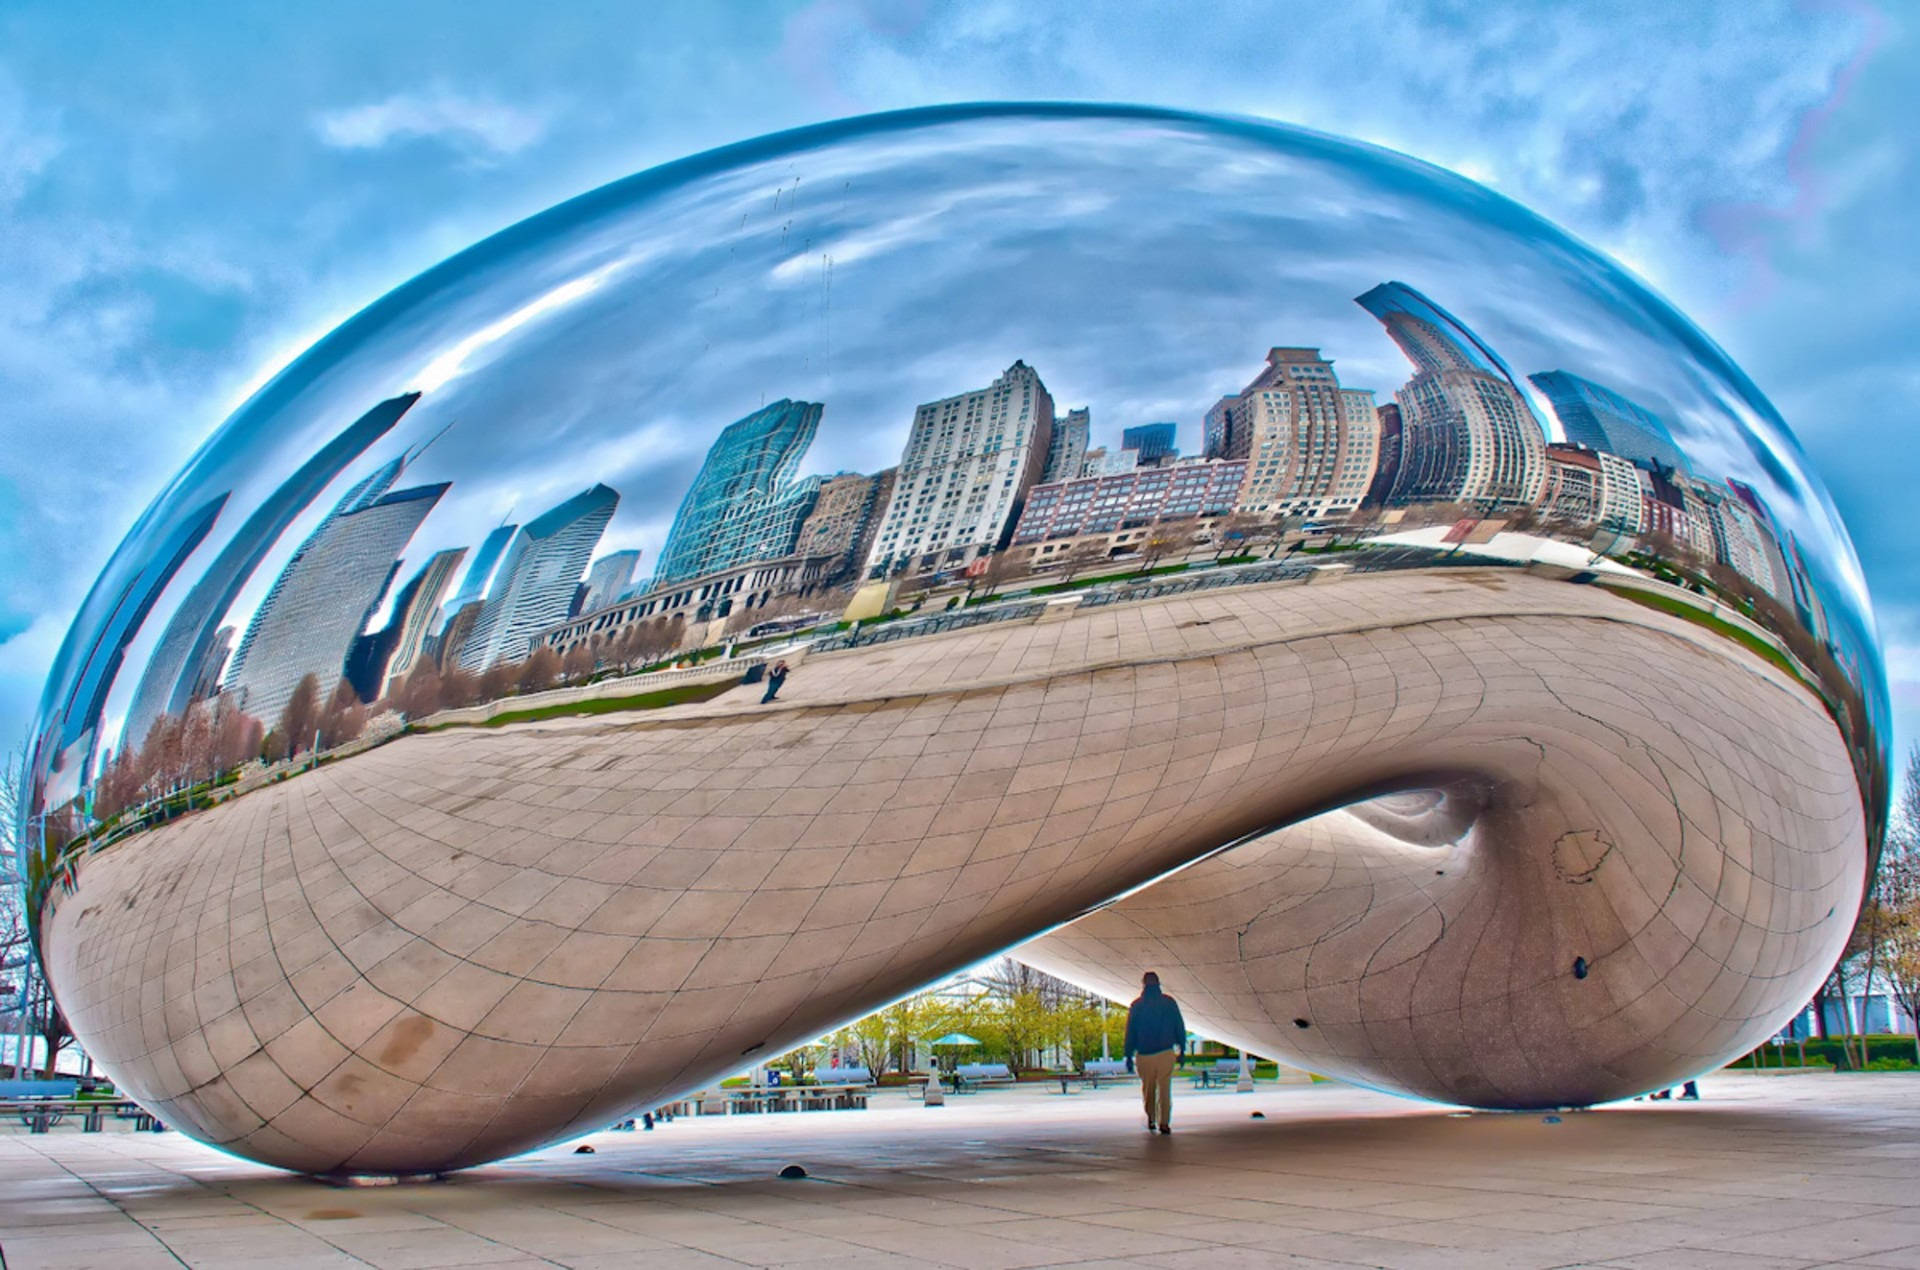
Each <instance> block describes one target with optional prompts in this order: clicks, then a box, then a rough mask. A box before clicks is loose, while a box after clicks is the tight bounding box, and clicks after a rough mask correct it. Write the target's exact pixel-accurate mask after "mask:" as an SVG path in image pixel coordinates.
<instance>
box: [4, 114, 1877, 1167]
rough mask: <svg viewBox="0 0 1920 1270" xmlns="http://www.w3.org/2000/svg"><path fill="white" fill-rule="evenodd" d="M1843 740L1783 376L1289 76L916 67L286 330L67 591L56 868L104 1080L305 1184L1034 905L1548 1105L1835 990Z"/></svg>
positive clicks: (1129, 957) (1080, 940)
mask: <svg viewBox="0 0 1920 1270" xmlns="http://www.w3.org/2000/svg"><path fill="white" fill-rule="evenodd" d="M1885 717H1886V704H1885V699H1884V685H1883V675H1882V670H1881V667H1880V663H1879V656H1878V652H1877V648H1876V644H1875V636H1874V630H1873V620H1872V616H1871V613H1870V610H1869V606H1868V601H1867V596H1866V594H1865V590H1864V586H1863V583H1862V580H1861V575H1860V570H1859V567H1858V564H1857V562H1856V561H1855V558H1854V556H1853V553H1852V549H1851V547H1850V546H1849V544H1848V542H1847V538H1846V534H1845V531H1844V530H1843V528H1842V526H1841V525H1840V523H1839V520H1838V518H1837V517H1836V515H1835V513H1834V510H1833V507H1832V505H1831V503H1830V501H1829V500H1828V498H1827V495H1826V494H1825V492H1824V491H1823V490H1822V489H1821V488H1820V485H1819V483H1818V482H1817V480H1816V479H1815V478H1814V477H1813V476H1812V475H1811V474H1810V472H1809V471H1808V467H1807V464H1806V461H1805V459H1804V457H1803V456H1802V455H1801V453H1800V451H1799V449H1798V447H1797V446H1796V445H1795V443H1794V441H1793V440H1792V438H1791V437H1790V436H1789V435H1788V433H1787V430H1786V428H1785V426H1784V425H1783V424H1782V422H1781V420H1780V419H1779V417H1778V416H1777V415H1776V413H1775V412H1774V411H1773V409H1772V408H1771V407H1770V406H1769V405H1768V404H1767V402H1766V401H1765V400H1764V399H1763V398H1762V397H1761V395H1760V394H1759V392H1758V391H1757V390H1756V389H1755V388H1754V386H1753V385H1752V384H1751V383H1750V382H1748V380H1747V379H1746V377H1745V376H1744V375H1742V374H1741V372H1740V371H1739V370H1738V369H1737V368H1736V367H1735V366H1733V365H1732V364H1731V363H1730V362H1729V361H1728V360H1727V358H1726V356H1725V355H1724V354H1723V353H1722V352H1721V351H1720V350H1719V349H1718V348H1716V347H1715V346H1714V345H1713V344H1712V343H1711V342H1710V341H1709V340H1707V339H1706V337H1704V336H1703V335H1701V334H1700V332H1699V331H1698V330H1697V329H1695V328H1694V327H1693V326H1692V325H1691V324H1690V323H1689V322H1688V321H1687V320H1686V319H1685V318H1683V317H1681V316H1680V315H1679V314H1678V313H1676V312H1674V310H1673V309H1672V308H1671V307H1669V306H1668V305H1667V304H1666V303H1665V302H1664V301H1662V300H1661V299H1659V298H1658V297H1657V296H1655V295H1653V294H1652V293H1651V292H1650V291H1648V289H1647V288H1646V287H1645V286H1644V285H1642V284H1641V283H1639V282H1637V281H1635V280H1634V279H1633V278H1631V277H1629V276H1628V275H1627V274H1625V273H1624V272H1623V271H1622V270H1620V269H1619V268H1618V267H1616V266H1615V265H1613V264H1611V263H1609V262H1608V261H1607V260H1606V259H1604V258H1603V257H1601V256H1600V255H1598V254H1596V253H1595V252H1594V251H1593V250H1591V249H1589V248H1587V247H1585V246H1583V245H1581V244H1579V243H1577V242H1575V241H1573V240H1571V239H1570V238H1568V237H1567V236H1566V235H1565V234H1563V233H1561V232H1560V231H1558V230H1556V229H1554V228H1553V227H1552V226H1550V225H1547V224H1546V223H1544V222H1542V221H1541V220H1539V219H1538V218H1536V217H1534V216H1532V215H1531V214H1529V213H1527V212H1526V211H1524V210H1522V209H1520V208H1518V207H1516V206H1514V205H1513V204H1512V203H1510V202H1507V201H1505V200H1503V199H1501V198H1499V197H1498V196H1496V195H1493V194H1491V193H1489V192H1488V191H1486V190H1484V189H1482V188H1480V187H1478V186H1475V185H1473V184H1471V183H1470V182H1467V181H1465V180H1463V179H1461V178H1459V177H1456V176H1453V175H1451V174H1449V173H1446V172H1443V171H1440V170H1437V169H1434V168H1431V167H1428V166H1425V165H1423V164H1420V163H1416V162H1413V161H1411V160H1408V159H1405V158H1403V157H1400V156H1397V155H1393V154H1390V153H1387V152H1383V151H1379V150H1375V149H1371V148H1367V147H1364V146H1360V145H1356V144H1352V143H1348V142H1343V141H1338V140H1334V139H1331V138H1328V137H1323V136H1319V135H1315V134H1311V133H1306V132H1302V131H1298V130H1294V129H1289V128H1285V127H1281V126H1278V125H1273V124H1268V123H1261V122H1255V121H1249V120H1230V119H1216V118H1205V117H1197V116H1192V115H1183V114H1174V113H1169V112H1163V111H1156V110H1145V109H1121V108H1086V107H1067V106H1038V107H1000V106H984V107H968V108H948V109H938V110H927V111H918V112H910V113H905V114H896V115H886V116H878V117H873V118H866V119H858V120H852V121H847V122H842V123H836V124H831V125H825V126H821V127H817V128H810V129H804V130H801V131H798V132H791V133H784V134H780V135H778V136H773V137H768V138H763V139H760V140H756V141H752V142H748V143H745V144H742V145H738V146H733V147H729V148H727V149H723V150H718V151H714V152H712V153H708V154H703V155H699V156H696V157H693V158H690V159H686V160H684V161H681V162H678V163H673V164H669V165H667V166H665V167H662V168H658V169H655V170H652V171H649V172H645V173H642V174H640V175H638V176H635V177H632V178H630V179H628V180H625V181H621V182H618V183H615V184H613V185H610V186H607V187H605V188H603V189H600V190H597V191H594V192H592V193H590V194H586V195H584V196H582V197H580V198H577V199H575V200H573V201H571V202H568V203H565V204H562V205H561V206H558V207H556V208H554V209H552V210H551V211H548V212H546V213H543V214H542V215H539V216H536V217H534V218H532V219H530V220H528V221H525V222H523V223H521V224H519V225H516V226H514V227H512V228H510V229H508V230H505V231H504V232H502V233H500V234H498V235H496V236H495V237H493V238H490V239H488V240H486V241H484V242H482V243H480V244H478V245H476V246H474V247H473V248H471V249H470V250H468V251H465V252H463V253H461V254H460V255H458V256H455V257H454V258H452V259H451V260H449V261H447V262H446V263H444V264H442V265H439V266H438V267H436V268H434V269H432V270H430V271H428V272H427V273H425V274H423V275H421V276H420V277H419V278H417V279H415V280H414V281H412V282H409V283H408V284H406V285H405V286H403V287H401V288H399V289H398V290H396V291H394V292H393V293H392V294H390V295H388V296H386V297H385V298H383V299H381V300H380V301H378V302H377V303H375V304H373V305H372V306H371V307H369V308H368V309H366V310H365V311H364V312H362V313H360V314H359V315H357V316H355V317H354V318H352V319H351V320H349V321H347V322H346V323H344V324H343V325H341V326H340V327H339V328H338V329H337V330H335V331H334V332H333V333H331V334H330V335H328V336H327V337H326V338H324V339H322V340H321V341H320V342H319V343H317V344H316V345H314V346H313V347H312V348H311V349H310V350H308V351H307V352H306V353H305V354H304V355H302V356H301V357H300V358H298V359H297V360H296V361H294V362H293V363H292V364H290V365H289V366H287V367H286V368H285V369H284V370H283V371H281V372H280V374H279V375H278V376H277V377H276V378H274V379H273V380H272V381H271V382H269V383H267V384H266V385H265V386H264V387H263V388H261V389H260V390H259V391H258V392H257V393H256V394H255V395H254V396H253V397H252V398H251V399H250V400H249V401H247V402H246V403H245V404H244V405H243V406H242V407H241V408H240V409H239V410H238V411H237V412H236V413H235V414H234V415H233V417H232V418H230V419H229V420H227V421H226V423H224V424H223V425H222V426H221V427H220V428H219V429H218V430H217V431H216V432H215V433H214V434H213V436H212V438H211V439H210V440H209V441H208V442H207V443H206V445H205V446H204V448H203V449H202V450H201V451H200V452H199V453H198V454H197V455H196V456H195V457H194V458H193V460H192V461H191V462H190V463H189V464H188V465H187V467H186V469H185V470H184V471H182V472H181V473H180V474H179V475H178V476H176V477H175V478H174V479H173V480H172V481H171V482H170V483H169V484H167V485H166V487H165V489H164V490H163V491H162V492H161V494H160V495H159V497H158V498H157V499H156V500H155V501H154V503H153V505H152V506H151V507H150V508H149V509H148V510H147V512H146V513H145V514H144V515H143V516H142V517H141V519H140V521H139V522H138V524H137V525H136V526H135V527H134V529H133V531H132V532H131V533H130V534H129V535H128V537H127V540H126V542H125V543H124V544H123V545H122V546H121V548H120V549H119V551H118V552H117V553H116V554H115V556H114V557H113V559H112V561H111V562H110V563H109V564H108V566H107V568H106V570H105V571H104V572H103V574H102V575H101V577H100V579H99V581H98V582H97V583H96V585H95V586H94V588H93V590H92V592H91V593H90V594H89V595H88V597H87V599H86V601H85V603H84V605H83V606H82V608H81V610H80V612H79V615H78V616H77V618H76V620H75V622H74V625H73V628H72V631H71V633H70V634H69V636H68V639H67V641H66V644H65V645H64V647H63V648H62V650H61V653H60V655H59V659H58V662H57V664H56V665H55V667H54V669H53V673H52V676H51V678H50V680H49V683H48V686H47V691H46V696H45V700H44V704H43V708H42V713H41V717H40V720H39V723H38V726H37V731H36V736H35V746H34V749H33V752H32V755H31V770H30V777H31V791H30V792H31V796H32V797H31V800H30V806H29V807H28V808H27V815H28V824H27V826H26V828H27V830H28V833H29V835H30V838H31V841H32V843H33V846H34V850H33V852H32V853H31V858H30V859H29V861H28V873H29V878H28V880H29V884H30V888H31V894H32V898H33V910H34V917H35V922H36V938H37V940H38V947H39V949H40V952H41V955H42V958H43V961H44V965H45V968H46V972H47V974H48V975H49V977H50V980H51V982H52V984H53V986H54V989H55V991H56V994H57V997H58V1000H59V1002H60V1004H61V1006H62V1007H63V1008H64V1010H65V1013H66V1017H67V1019H68V1020H69V1021H70V1023H71V1026H72V1028H73V1030H74V1032H75V1033H76V1034H77V1036H78V1037H79V1038H80V1039H81V1040H82V1042H83V1043H84V1044H85V1046H86V1048H87V1051H88V1053H89V1054H90V1055H91V1056H92V1057H93V1058H94V1060H95V1061H96V1062H97V1063H98V1064H99V1065H100V1067H101V1068H102V1069H104V1070H105V1071H106V1072H107V1073H109V1074H110V1075H111V1076H112V1077H113V1079H114V1080H115V1081H116V1082H117V1083H118V1085H119V1086H120V1087H121V1088H122V1089H123V1090H125V1091H126V1092H127V1093H129V1094H131V1095H132V1096H134V1097H136V1098H138V1099H139V1100H141V1101H142V1102H143V1103H144V1104H145V1105H147V1106H148V1107H149V1108H151V1109H152V1110H153V1111H154V1112H155V1113H157V1114H158V1115H160V1116H161V1117H162V1118H164V1119H165V1120H166V1121H167V1122H168V1123H170V1124H172V1125H175V1126H177V1127H179V1128H180V1129H182V1130H184V1131H186V1132H188V1133H190V1134H193V1135H195V1136H197V1137H200V1138H202V1139H204V1140H206V1141H208V1142H211V1143H215V1144H217V1145H219V1146H221V1147H224V1148H226V1149H228V1150H231V1151H234V1152H237V1153H239V1154H241V1155H244V1156H248V1157H251V1158H253V1159H256V1160H261V1161H265V1162H268V1163H271V1164H276V1165H280V1166H283V1167H286V1168H289V1169H297V1170H304V1171H309V1172H315V1173H325V1174H341V1173H433V1172H440V1171H445V1170H448V1169H455V1168H460V1167H464V1166H468V1165H472V1164H476V1163H481V1162H484V1161H487V1160H491V1159H497V1158H499V1157H502V1156H505V1155H508V1154H511V1153H513V1152H517V1151H522V1150H525V1149H528V1148H531V1147H534V1146H537V1145H539V1144H541V1143H545V1142H550V1141H553V1140H556V1139H559V1138H562V1137H565V1136H568V1135H571V1134H576V1133H580V1132H584V1131H587V1130H591V1129H594V1128H597V1127H600V1126H603V1125H606V1124H608V1123H610V1122H612V1121H613V1120H615V1119H616V1118H618V1117H620V1116H622V1115H623V1114H625V1113H627V1112H629V1111H630V1110H631V1109H634V1108H638V1107H645V1106H651V1105H654V1104H657V1103H659V1102H661V1101H663V1100H665V1099H667V1098H669V1097H673V1096H676V1095H680V1094H684V1093H686V1092H688V1091H690V1090H694V1089H698V1088H700V1087H702V1086H703V1085H706V1084H708V1083H711V1082H713V1081H715V1080H717V1079H719V1078H720V1077H723V1076H726V1075H729V1074H731V1073H733V1072H735V1071H738V1070H740V1069H741V1068H743V1067H745V1066H747V1065H750V1064H751V1063H752V1062H753V1061H754V1058H755V1056H756V1055H767V1054H771V1053H775V1052H778V1051H780V1050H781V1049H783V1048H786V1047H788V1046H791V1045H793V1044H796V1043H798V1042H801V1041H804V1040H806V1039H808V1038H810V1037H813V1036H816V1035H818V1034H820V1033H822V1032H823V1031H826V1030H828V1029H830V1028H831V1027H833V1026H835V1025H837V1024H839V1023H841V1022H843V1021H845V1020H847V1019H849V1018H851V1017H855V1016H858V1015H860V1014H862V1013H865V1012H867V1011H869V1010H872V1009H874V1008H876V1007H878V1006H881V1005H884V1004H885V1003H887V1002H889V1001H892V1000H894V999H896V998H898V997H900V996H902V995H903V994H906V993H908V992H910V991H913V990H915V989H917V988H919V987H921V986H923V985H925V984H928V983H929V982H932V981H935V980H937V979H939V978H940V977H942V976H944V975H946V974H948V973H950V972H952V971H954V970H956V969H959V968H961V967H964V966H966V965H968V964H970V963H972V962H975V961H977V960H979V959H982V958H985V957H988V956H990V955H993V954H996V953H998V952H1001V951H1003V950H1007V949H1010V948H1016V947H1017V948H1018V949H1019V952H1018V955H1019V956H1021V957H1023V958H1026V959H1028V960H1031V961H1032V962H1034V963H1035V964H1038V965H1040V966H1043V967H1045V968H1047V969H1050V970H1053V971H1055V972H1057V973H1059V974H1061V975H1063V976H1065V977H1067V978H1069V979H1072V980H1075V981H1077V982H1080V983H1083V984H1086V985H1088V986H1091V987H1095V988H1098V989H1101V990H1103V991H1106V992H1109V993H1113V994H1115V995H1126V994H1127V993H1128V991H1129V989H1130V985H1132V984H1133V983H1135V982H1137V980H1138V977H1139V974H1140V972H1141V971H1142V970H1145V969H1156V970H1158V971H1159V972H1160V973H1161V975H1162V977H1163V978H1164V980H1165V981H1166V983H1167V985H1168V987H1169V989H1170V990H1171V991H1172V992H1173V993H1174V994H1175V995H1176V996H1177V997H1179V998H1181V1000H1182V1001H1183V1004H1184V1005H1185V1008H1186V1013H1187V1018H1188V1020H1189V1022H1190V1024H1191V1025H1192V1026H1193V1027H1195V1029H1196V1030H1198V1031H1200V1032H1202V1033H1203V1034H1205V1035H1208V1036H1213V1037H1218V1038H1220V1039H1222V1040H1225V1041H1228V1042H1230V1043H1233V1044H1236V1045H1241V1046H1245V1047H1247V1048H1250V1049H1252V1050H1254V1051H1256V1052H1258V1053H1261V1054H1267V1055H1274V1056H1277V1057H1279V1058H1282V1059H1284V1060H1286V1061H1288V1062H1292V1063H1296V1064H1299V1065H1301V1066H1305V1067H1308V1068H1310V1069H1312V1070H1314V1071H1318V1072H1324V1073H1326V1074H1329V1075H1334V1076H1340V1077H1343V1078H1346V1079H1350V1080H1355V1081H1361V1082H1365V1083H1369V1084H1373V1085H1377V1086H1380V1087H1383V1088H1388V1089H1395V1090H1401V1091H1405V1092H1409V1093H1413V1094H1418V1095H1422V1096H1426V1097H1430V1098H1436V1099H1443V1100H1448V1101H1453V1102H1460V1103H1466V1104H1470V1105H1476V1106H1486V1107H1539V1106H1560V1105H1567V1104H1583V1103H1589V1102H1593V1101H1598V1100H1604V1099H1610V1098H1618V1097H1622V1096H1626V1095H1629V1094H1633V1093H1636V1092H1640V1091H1642V1090H1645V1089H1648V1088H1652V1087H1656V1086H1662V1085H1667V1084H1670V1083H1672V1082H1674V1081H1675V1080H1676V1079H1679V1078H1682V1077H1685V1076H1688V1075H1691V1074H1693V1073H1695V1072H1698V1071H1700V1070H1703V1069H1705V1068H1707V1067H1710V1066H1712V1065H1713V1064H1715V1063H1718V1062H1721V1061H1724V1060H1725V1059H1727V1058H1728V1057H1730V1056H1733V1055H1736V1054H1739V1053H1741V1052H1743V1051H1744V1050H1746V1049H1747V1048H1749V1047H1751V1046H1752V1045H1754V1044H1756V1043H1757V1042H1759V1041H1761V1040H1763V1039H1764V1038H1766V1037H1767V1036H1769V1035H1771V1034H1772V1033H1773V1032H1774V1030H1775V1029H1776V1028H1777V1027H1778V1026H1779V1025H1780V1023H1781V1022H1782V1021H1783V1020H1784V1019H1786V1018H1787V1017H1789V1016H1790V1015H1791V1014H1792V1013H1794V1012H1795V1011H1796V1010H1797V1009H1798V1008H1799V1007H1800V1006H1801V1004H1802V1003H1803V1002H1804V1001H1805V1000H1806V999H1807V997H1808V995H1809V994H1810V993H1811V992H1812V991H1813V990H1814V988H1816V987H1817V986H1818V984H1819V982H1820V981H1821V979H1822V977H1823V976H1824V975H1825V973H1826V971H1827V969H1828V968H1829V966H1830V965H1831V964H1832V962H1833V960H1834V958H1835V956H1836V954H1837V953H1838V951H1839V949H1840V947H1841V944H1842V941H1843V940H1844V939H1845V937H1846V934H1847V931H1848V928H1849V926H1850V923H1851V922H1852V919H1853V916H1854V914H1855V912H1856V910H1857V908H1858V905H1859V901H1860V896H1861V893H1862V887H1863V884H1864V881H1865V879H1866V877H1867V875H1868V872H1869V870H1870V869H1871V867H1872V864H1873V855H1874V852H1875V850H1876V844H1877V842H1878V840H1879V834H1880V819H1881V813H1882V809H1883V807H1884V805H1885V782H1886V756H1885V750H1884V728H1885Z"/></svg>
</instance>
